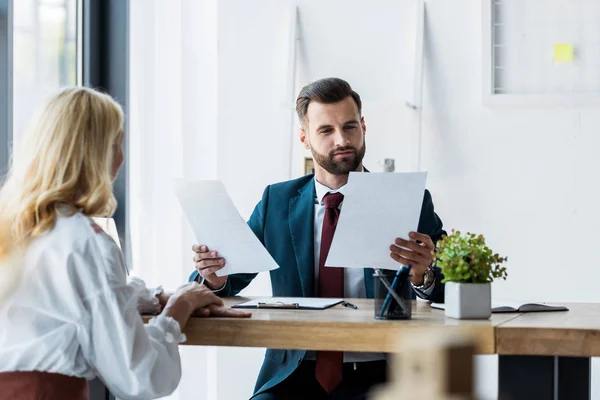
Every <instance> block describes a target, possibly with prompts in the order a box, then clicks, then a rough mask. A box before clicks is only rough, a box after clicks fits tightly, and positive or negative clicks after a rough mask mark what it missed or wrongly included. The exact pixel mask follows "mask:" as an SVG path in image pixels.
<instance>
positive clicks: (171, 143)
mask: <svg viewBox="0 0 600 400" xmlns="http://www.w3.org/2000/svg"><path fill="white" fill-rule="evenodd" d="M130 7H131V8H130V33H131V34H130V113H129V122H130V137H129V141H130V146H129V148H130V154H129V165H130V171H129V182H130V186H129V194H130V223H131V252H132V266H131V267H132V268H133V272H132V273H133V274H134V275H137V276H140V277H142V278H143V279H144V280H146V282H147V283H148V284H149V285H163V286H164V287H165V288H167V289H174V288H176V287H177V286H179V285H181V284H182V283H184V282H186V281H187V278H188V275H189V274H190V272H191V271H192V270H193V262H192V256H193V253H192V251H191V246H192V244H193V243H194V236H193V234H192V232H191V229H190V228H189V226H188V224H187V222H186V220H185V216H184V215H183V213H182V211H181V208H180V206H179V203H178V201H177V199H176V197H175V195H174V191H173V183H172V182H173V179H174V178H185V179H215V178H216V118H217V114H216V98H217V96H216V60H217V58H216V49H217V47H216V46H217V41H216V34H217V31H216V23H217V19H216V0H198V1H196V0H194V1H185V0H184V1H168V2H167V1H163V0H132V1H131V5H130ZM180 352H181V355H182V362H183V371H184V376H183V379H182V382H181V384H180V387H179V389H178V390H177V391H176V393H175V394H174V395H172V396H170V397H169V399H187V398H192V397H193V398H203V399H216V396H215V393H216V379H215V374H216V369H215V368H214V366H215V365H216V361H215V359H216V349H211V348H201V347H192V346H189V347H182V348H181V350H180ZM209 366H212V367H209Z"/></svg>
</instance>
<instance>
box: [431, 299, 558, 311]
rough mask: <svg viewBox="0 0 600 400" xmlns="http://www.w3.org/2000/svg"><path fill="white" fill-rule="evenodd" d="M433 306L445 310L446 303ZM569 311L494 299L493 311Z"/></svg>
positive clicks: (432, 304)
mask: <svg viewBox="0 0 600 400" xmlns="http://www.w3.org/2000/svg"><path fill="white" fill-rule="evenodd" d="M431 308H437V309H439V310H444V309H445V308H446V307H445V304H440V303H431ZM542 311H569V309H568V308H567V307H565V306H555V305H550V304H546V303H520V302H515V301H510V300H501V299H492V312H493V313H515V312H542Z"/></svg>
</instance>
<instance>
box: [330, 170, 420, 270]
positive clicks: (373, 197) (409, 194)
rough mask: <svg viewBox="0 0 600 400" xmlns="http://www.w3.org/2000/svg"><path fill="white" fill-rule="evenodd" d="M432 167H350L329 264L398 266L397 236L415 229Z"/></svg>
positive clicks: (406, 237)
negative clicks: (394, 248)
mask: <svg viewBox="0 0 600 400" xmlns="http://www.w3.org/2000/svg"><path fill="white" fill-rule="evenodd" d="M426 180H427V172H409V173H364V172H351V173H350V176H349V178H348V183H347V190H346V191H345V193H346V194H345V196H344V202H343V203H342V209H341V213H340V217H339V220H338V223H337V227H336V230H335V234H334V236H333V242H332V243H331V248H330V250H329V255H328V256H327V260H326V262H325V265H326V266H332V267H345V268H382V269H391V270H398V269H400V268H402V264H400V263H398V262H396V261H394V260H393V259H392V258H391V257H390V249H389V247H390V245H391V244H393V243H394V241H395V240H396V238H398V237H400V238H403V239H408V233H409V232H411V231H416V230H417V227H418V226H419V217H420V215H421V207H422V205H423V195H424V193H425V182H426Z"/></svg>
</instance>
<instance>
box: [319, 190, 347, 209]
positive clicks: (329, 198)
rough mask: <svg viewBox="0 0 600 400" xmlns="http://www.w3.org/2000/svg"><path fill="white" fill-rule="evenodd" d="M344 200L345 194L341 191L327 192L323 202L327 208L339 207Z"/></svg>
mask: <svg viewBox="0 0 600 400" xmlns="http://www.w3.org/2000/svg"><path fill="white" fill-rule="evenodd" d="M343 200H344V195H343V194H341V193H327V194H326V195H325V197H323V204H325V207H326V208H338V207H339V206H340V203H341V202H342V201H343Z"/></svg>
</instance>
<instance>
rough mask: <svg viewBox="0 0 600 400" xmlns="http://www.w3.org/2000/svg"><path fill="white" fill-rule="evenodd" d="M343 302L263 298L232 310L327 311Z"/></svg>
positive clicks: (338, 300)
mask: <svg viewBox="0 0 600 400" xmlns="http://www.w3.org/2000/svg"><path fill="white" fill-rule="evenodd" d="M343 301H344V300H343V299H328V298H319V297H262V298H259V299H254V300H250V301H246V302H244V303H240V304H236V305H234V306H233V307H232V308H258V309H263V308H267V309H282V310H325V309H327V308H330V307H333V306H335V305H338V304H340V303H341V302H343Z"/></svg>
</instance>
